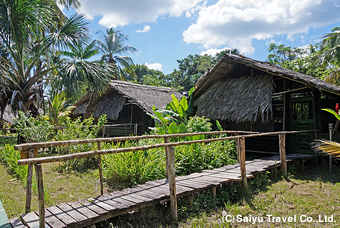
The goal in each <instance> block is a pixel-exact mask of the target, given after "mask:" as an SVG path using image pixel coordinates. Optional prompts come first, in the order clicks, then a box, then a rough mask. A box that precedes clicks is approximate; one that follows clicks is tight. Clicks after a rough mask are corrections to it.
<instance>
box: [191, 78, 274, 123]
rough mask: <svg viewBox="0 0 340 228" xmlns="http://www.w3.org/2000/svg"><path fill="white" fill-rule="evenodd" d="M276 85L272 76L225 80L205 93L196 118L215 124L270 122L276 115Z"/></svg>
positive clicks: (199, 103) (197, 103)
mask: <svg viewBox="0 0 340 228" xmlns="http://www.w3.org/2000/svg"><path fill="white" fill-rule="evenodd" d="M272 92H273V81H272V76H270V75H258V76H247V77H240V78H230V79H229V80H221V81H218V82H216V83H215V84H213V85H212V86H210V87H209V88H208V90H207V91H206V92H205V93H203V94H202V95H201V96H200V97H199V98H198V99H197V100H195V102H194V105H195V106H197V111H196V114H197V115H198V116H205V117H207V118H208V119H213V120H216V119H218V120H231V121H235V122H237V123H238V122H245V121H251V122H255V121H257V120H258V119H261V121H262V122H263V123H264V122H267V121H268V120H269V119H270V115H271V113H272Z"/></svg>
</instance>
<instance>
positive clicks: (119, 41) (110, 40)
mask: <svg viewBox="0 0 340 228" xmlns="http://www.w3.org/2000/svg"><path fill="white" fill-rule="evenodd" d="M127 40H128V35H125V34H123V33H122V31H115V30H113V28H110V29H107V30H106V34H104V33H103V41H101V40H96V43H97V48H98V50H99V52H100V53H102V57H101V61H103V62H106V63H114V64H115V65H116V66H117V69H118V75H117V76H118V77H117V78H116V79H120V80H125V78H126V75H125V72H124V71H123V70H122V67H123V68H127V69H128V71H130V72H133V70H132V68H131V65H133V61H132V59H131V58H130V57H129V56H121V54H125V53H134V52H136V51H137V49H136V48H134V47H132V46H130V45H124V46H123V43H124V42H125V41H127Z"/></svg>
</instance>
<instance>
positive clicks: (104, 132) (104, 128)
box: [102, 126, 105, 138]
mask: <svg viewBox="0 0 340 228" xmlns="http://www.w3.org/2000/svg"><path fill="white" fill-rule="evenodd" d="M102 131H103V135H102V138H104V137H105V126H103V130H102Z"/></svg>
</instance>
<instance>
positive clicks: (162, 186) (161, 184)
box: [145, 179, 194, 196]
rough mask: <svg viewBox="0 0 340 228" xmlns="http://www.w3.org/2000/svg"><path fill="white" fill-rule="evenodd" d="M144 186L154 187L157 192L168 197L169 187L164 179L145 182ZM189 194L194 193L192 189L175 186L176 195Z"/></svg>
mask: <svg viewBox="0 0 340 228" xmlns="http://www.w3.org/2000/svg"><path fill="white" fill-rule="evenodd" d="M145 184H148V185H151V186H155V187H157V188H156V189H157V191H160V192H164V193H166V194H167V195H168V196H170V191H169V185H168V182H166V180H165V179H163V180H156V181H149V182H146V183H145ZM190 192H194V189H192V188H188V187H183V186H180V185H178V186H177V185H176V193H177V195H182V194H187V193H190Z"/></svg>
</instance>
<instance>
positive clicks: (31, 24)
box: [0, 0, 108, 114]
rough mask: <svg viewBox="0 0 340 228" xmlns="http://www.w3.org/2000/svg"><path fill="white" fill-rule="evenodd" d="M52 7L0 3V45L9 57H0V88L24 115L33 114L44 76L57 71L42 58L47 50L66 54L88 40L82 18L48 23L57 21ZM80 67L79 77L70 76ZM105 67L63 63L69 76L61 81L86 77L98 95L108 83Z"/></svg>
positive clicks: (34, 0)
mask: <svg viewBox="0 0 340 228" xmlns="http://www.w3.org/2000/svg"><path fill="white" fill-rule="evenodd" d="M55 7H56V5H55V1H47V0H3V1H1V2H0V24H1V25H2V26H1V27H0V41H1V42H2V43H3V46H4V47H5V48H6V50H8V53H9V57H8V58H5V57H3V56H0V58H1V61H2V64H1V65H0V81H1V83H2V85H3V87H4V88H7V89H10V90H11V91H12V97H11V100H12V103H13V105H14V106H15V107H16V108H17V109H19V110H22V111H24V112H28V111H30V112H31V113H33V114H34V113H35V112H37V107H36V105H35V104H36V101H37V100H39V98H40V97H42V96H44V94H43V91H42V89H41V88H42V87H41V84H42V83H43V79H44V75H46V74H47V73H49V72H51V71H52V70H55V69H56V67H58V65H54V66H50V64H48V63H46V62H45V61H44V60H42V59H41V58H42V56H44V55H45V53H46V52H47V51H48V50H50V49H54V48H61V49H65V50H66V49H68V48H69V47H70V45H72V46H73V47H77V46H79V45H81V44H83V43H85V42H86V41H87V39H88V37H87V33H88V29H87V28H86V23H85V22H84V15H82V14H75V15H73V16H72V17H70V18H66V19H65V20H64V21H63V23H62V25H61V26H57V25H56V23H55V21H53V20H51V18H52V19H53V18H56V17H58V15H57V14H56V12H55V10H54V9H55ZM45 31H48V33H46V32H45ZM46 34H47V35H46ZM80 67H81V68H82V69H83V71H82V73H81V74H73V73H72V72H73V71H77V70H78V68H80ZM105 67H106V66H105V64H101V65H98V64H94V63H89V64H84V63H77V64H73V65H72V63H71V62H65V65H63V67H62V69H61V71H63V72H66V73H67V72H68V73H69V74H66V75H65V77H66V79H65V80H61V81H62V82H65V83H66V82H67V83H68V84H67V86H69V85H70V84H72V83H73V84H76V83H78V82H79V80H84V77H86V80H87V82H88V83H89V84H90V85H91V88H92V89H94V90H97V91H101V90H102V88H103V85H105V84H107V81H108V80H107V78H108V77H107V75H105V73H106V69H107V68H105ZM79 72H80V71H79ZM55 75H58V74H53V75H51V77H50V79H53V76H55ZM59 76H60V75H59ZM62 77H63V76H62Z"/></svg>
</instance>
